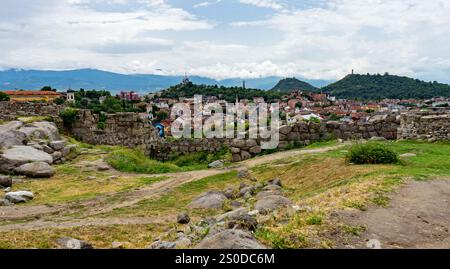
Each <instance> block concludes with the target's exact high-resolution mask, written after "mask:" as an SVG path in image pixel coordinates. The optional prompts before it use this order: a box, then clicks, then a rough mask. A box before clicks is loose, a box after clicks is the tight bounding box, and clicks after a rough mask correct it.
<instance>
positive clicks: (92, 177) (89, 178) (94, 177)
mask: <svg viewBox="0 0 450 269" xmlns="http://www.w3.org/2000/svg"><path fill="white" fill-rule="evenodd" d="M96 179H97V177H96V176H87V177H86V180H96Z"/></svg>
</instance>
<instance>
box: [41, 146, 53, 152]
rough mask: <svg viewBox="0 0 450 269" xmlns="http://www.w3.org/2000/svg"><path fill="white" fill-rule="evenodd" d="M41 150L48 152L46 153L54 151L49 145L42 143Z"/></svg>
mask: <svg viewBox="0 0 450 269" xmlns="http://www.w3.org/2000/svg"><path fill="white" fill-rule="evenodd" d="M42 151H44V152H45V153H48V154H52V153H54V152H55V151H54V150H53V149H52V148H51V147H49V146H48V145H42Z"/></svg>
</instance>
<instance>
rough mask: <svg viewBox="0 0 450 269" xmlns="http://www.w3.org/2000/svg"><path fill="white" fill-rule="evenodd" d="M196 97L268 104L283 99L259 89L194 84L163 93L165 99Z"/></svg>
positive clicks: (176, 87)
mask: <svg viewBox="0 0 450 269" xmlns="http://www.w3.org/2000/svg"><path fill="white" fill-rule="evenodd" d="M194 95H207V96H217V97H218V98H221V99H224V100H226V101H227V102H234V101H235V100H236V97H238V98H239V99H250V100H251V99H252V98H253V97H264V99H265V100H266V102H271V101H274V100H276V99H280V98H281V94H280V93H278V92H272V91H264V90H258V89H248V88H245V89H244V88H242V87H225V86H217V85H214V86H209V85H196V84H194V83H192V82H190V83H188V84H186V85H184V84H178V85H176V86H172V87H170V88H168V89H167V90H164V91H162V92H161V95H160V96H161V97H163V98H180V97H186V98H192V97H194Z"/></svg>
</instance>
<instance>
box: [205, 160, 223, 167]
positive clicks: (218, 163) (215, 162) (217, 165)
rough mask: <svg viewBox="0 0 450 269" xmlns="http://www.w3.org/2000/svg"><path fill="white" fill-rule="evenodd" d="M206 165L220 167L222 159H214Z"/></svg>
mask: <svg viewBox="0 0 450 269" xmlns="http://www.w3.org/2000/svg"><path fill="white" fill-rule="evenodd" d="M208 167H209V168H220V167H223V161H221V160H217V161H214V162H212V163H210V164H208Z"/></svg>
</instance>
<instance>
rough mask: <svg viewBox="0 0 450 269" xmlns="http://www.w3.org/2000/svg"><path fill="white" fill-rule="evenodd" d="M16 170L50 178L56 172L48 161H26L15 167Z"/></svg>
mask: <svg viewBox="0 0 450 269" xmlns="http://www.w3.org/2000/svg"><path fill="white" fill-rule="evenodd" d="M14 172H16V173H17V174H20V175H25V176H27V177H33V178H48V177H52V176H53V175H54V174H55V170H54V169H53V168H52V167H51V166H50V165H49V164H48V163H46V162H33V163H26V164H23V165H21V166H19V167H17V168H15V169H14Z"/></svg>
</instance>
